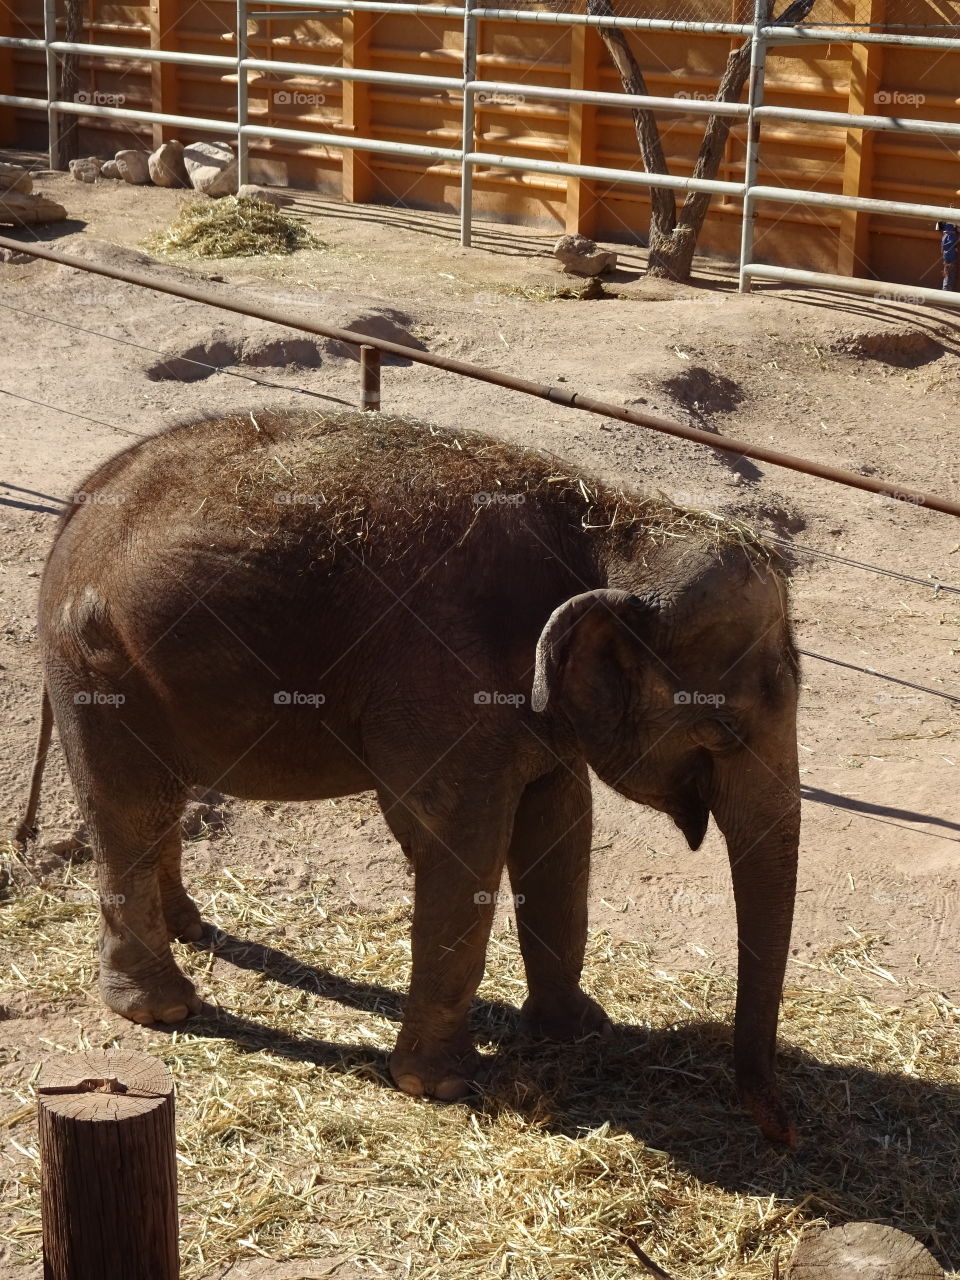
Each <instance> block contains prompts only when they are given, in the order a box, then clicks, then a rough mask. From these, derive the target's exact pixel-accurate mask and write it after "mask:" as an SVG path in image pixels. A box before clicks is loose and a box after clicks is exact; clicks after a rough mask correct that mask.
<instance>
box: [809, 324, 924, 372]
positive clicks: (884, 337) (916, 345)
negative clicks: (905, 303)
mask: <svg viewBox="0 0 960 1280" xmlns="http://www.w3.org/2000/svg"><path fill="white" fill-rule="evenodd" d="M830 350H831V351H835V352H836V353H837V354H838V355H845V356H857V357H859V358H860V359H862V360H878V361H880V362H881V363H882V364H889V365H893V366H894V368H897V369H918V368H920V366H921V365H925V364H930V363H931V361H933V360H939V359H940V357H941V356H942V355H943V353H944V346H943V343H942V342H940V341H939V340H938V339H937V338H936V337H934V336H933V334H931V333H927V332H926V330H924V329H913V328H909V327H897V328H885V329H877V330H874V331H873V332H868V333H853V334H850V333H846V334H840V336H839V337H837V338H835V339H834V340H833V342H831V344H830Z"/></svg>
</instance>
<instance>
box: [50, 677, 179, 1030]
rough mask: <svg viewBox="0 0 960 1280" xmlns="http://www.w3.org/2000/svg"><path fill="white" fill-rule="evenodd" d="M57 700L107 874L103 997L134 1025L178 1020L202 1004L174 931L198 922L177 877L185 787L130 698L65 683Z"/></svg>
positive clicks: (103, 883) (103, 876)
mask: <svg viewBox="0 0 960 1280" xmlns="http://www.w3.org/2000/svg"><path fill="white" fill-rule="evenodd" d="M55 687H56V686H55ZM58 695H59V696H58V697H57V698H56V700H55V701H56V704H57V705H55V711H56V717H57V726H58V728H59V730H60V734H61V738H62V741H63V745H64V749H65V751H66V755H67V761H68V764H69V766H70V773H71V776H72V778H73V782H74V787H75V789H76V793H77V799H78V802H79V804H80V808H81V810H82V812H83V816H84V819H85V820H86V824H87V828H88V830H89V832H90V836H91V842H92V844H93V848H94V853H95V856H96V861H97V869H98V873H99V881H100V884H99V890H100V993H101V995H102V997H103V1000H104V1002H105V1003H106V1004H107V1005H108V1006H109V1007H110V1008H111V1009H113V1010H114V1011H115V1012H116V1013H120V1014H122V1015H123V1016H124V1017H125V1018H130V1019H131V1020H132V1021H134V1022H142V1023H148V1022H179V1021H180V1020H181V1019H182V1018H185V1017H186V1016H187V1015H188V1014H189V1013H192V1012H197V1011H198V1010H199V1008H200V1001H199V999H198V998H197V994H196V991H195V990H194V987H193V984H192V983H191V982H190V981H189V979H187V978H186V977H185V976H184V974H182V973H181V972H180V970H179V969H178V968H177V965H176V962H175V961H174V958H173V954H172V952H171V950H170V941H169V933H168V929H169V930H171V931H176V932H180V931H181V929H183V928H184V927H189V926H190V924H191V923H192V922H193V921H192V913H191V912H190V910H189V907H188V905H187V904H188V903H189V899H187V897H186V894H185V892H184V890H183V886H182V884H181V883H180V874H179V845H180V814H181V812H182V810H183V805H184V799H185V794H186V788H185V786H184V784H183V783H182V782H181V781H180V779H179V778H178V777H177V776H176V774H175V773H174V771H173V770H172V769H171V768H170V767H168V766H167V765H166V764H165V763H164V762H163V759H162V756H163V754H164V744H163V743H161V742H160V741H158V740H157V739H156V737H155V736H154V735H151V737H150V738H149V739H148V737H147V734H148V733H149V732H150V730H149V729H148V727H147V726H149V725H150V724H151V720H150V718H149V717H148V716H146V715H145V714H136V712H135V709H134V707H133V705H132V704H133V698H132V697H130V698H124V699H123V700H121V701H120V702H119V703H116V702H114V703H106V702H104V701H100V702H95V701H93V699H92V698H91V697H90V696H89V695H85V694H82V695H79V697H78V695H76V694H75V693H73V691H72V690H70V689H66V690H65V689H63V688H62V687H61V688H60V689H58ZM190 906H192V904H190ZM194 910H195V908H194ZM167 912H169V913H170V915H169V924H168V916H167V914H166V913H167Z"/></svg>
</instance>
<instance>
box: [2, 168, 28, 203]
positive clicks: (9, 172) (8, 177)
mask: <svg viewBox="0 0 960 1280" xmlns="http://www.w3.org/2000/svg"><path fill="white" fill-rule="evenodd" d="M32 190H33V179H32V178H31V177H30V175H29V173H27V171H26V169H23V168H21V166H20V165H18V164H6V163H4V162H3V161H0V191H21V192H23V194H24V195H29V194H30V192H31V191H32Z"/></svg>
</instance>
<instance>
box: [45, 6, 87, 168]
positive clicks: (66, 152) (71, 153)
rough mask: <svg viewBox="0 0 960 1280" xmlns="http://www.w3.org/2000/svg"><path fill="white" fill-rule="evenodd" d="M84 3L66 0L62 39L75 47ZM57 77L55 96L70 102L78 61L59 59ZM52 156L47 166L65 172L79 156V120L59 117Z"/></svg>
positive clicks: (74, 92) (76, 85)
mask: <svg viewBox="0 0 960 1280" xmlns="http://www.w3.org/2000/svg"><path fill="white" fill-rule="evenodd" d="M83 9H84V0H66V24H65V27H64V33H63V38H64V40H67V41H69V42H70V43H71V44H79V43H80V40H81V38H82V37H83ZM59 61H60V75H59V77H58V81H59V83H58V84H57V97H58V98H59V99H60V101H61V102H72V101H74V99H75V98H76V96H77V90H78V89H79V87H80V60H79V58H78V57H77V55H76V54H75V53H65V54H62V55H61V57H60V60H59ZM60 119H61V127H60V132H59V138H58V140H57V147H56V154H55V155H51V157H50V164H51V167H52V168H54V169H66V168H67V167H68V166H69V163H70V161H71V160H75V159H76V158H77V156H78V155H79V154H80V121H79V117H77V116H73V115H70V116H66V117H65V118H64V117H63V116H61V117H60Z"/></svg>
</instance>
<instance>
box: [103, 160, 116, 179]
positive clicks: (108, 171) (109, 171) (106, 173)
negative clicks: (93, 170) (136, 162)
mask: <svg viewBox="0 0 960 1280" xmlns="http://www.w3.org/2000/svg"><path fill="white" fill-rule="evenodd" d="M100 177H101V178H114V179H116V180H117V181H120V180H121V179H120V167H119V165H118V164H117V162H116V160H104V162H103V164H102V165H101V166H100Z"/></svg>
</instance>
